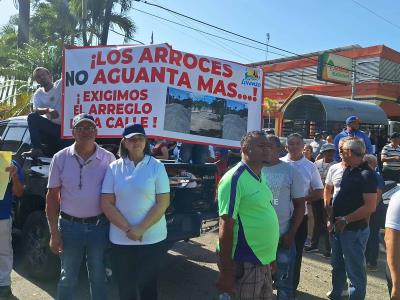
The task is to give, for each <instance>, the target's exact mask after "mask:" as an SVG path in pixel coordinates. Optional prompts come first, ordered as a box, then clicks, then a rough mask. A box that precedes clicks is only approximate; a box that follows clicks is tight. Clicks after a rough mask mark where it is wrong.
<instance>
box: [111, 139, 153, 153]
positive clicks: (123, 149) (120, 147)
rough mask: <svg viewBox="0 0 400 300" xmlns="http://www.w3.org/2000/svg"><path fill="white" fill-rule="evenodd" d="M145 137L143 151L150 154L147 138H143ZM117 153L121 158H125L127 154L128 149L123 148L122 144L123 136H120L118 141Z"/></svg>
mask: <svg viewBox="0 0 400 300" xmlns="http://www.w3.org/2000/svg"><path fill="white" fill-rule="evenodd" d="M145 139H146V145H145V146H144V150H143V153H144V155H151V151H150V143H149V141H148V140H147V138H145ZM118 155H119V157H121V158H125V157H127V156H128V150H127V149H126V148H125V145H124V138H122V139H121V142H120V143H119V149H118Z"/></svg>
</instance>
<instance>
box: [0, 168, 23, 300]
mask: <svg viewBox="0 0 400 300" xmlns="http://www.w3.org/2000/svg"><path fill="white" fill-rule="evenodd" d="M5 171H6V172H9V173H10V180H9V183H8V185H7V189H6V192H5V194H4V197H3V199H2V200H0V299H1V300H3V299H10V298H11V297H12V293H11V270H12V266H13V250H12V243H11V226H12V218H11V202H12V197H13V195H15V196H17V197H21V196H22V194H23V192H24V186H23V184H22V182H23V181H24V176H23V174H22V172H21V168H20V167H19V165H18V163H17V162H16V161H12V164H11V166H9V167H7V168H6V170H5Z"/></svg>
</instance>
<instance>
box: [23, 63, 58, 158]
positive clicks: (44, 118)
mask: <svg viewBox="0 0 400 300" xmlns="http://www.w3.org/2000/svg"><path fill="white" fill-rule="evenodd" d="M32 77H33V79H34V80H35V81H36V82H37V83H38V84H39V85H40V88H38V89H37V91H36V92H35V94H34V95H33V98H32V106H33V109H32V110H33V112H32V113H30V114H29V115H28V120H27V121H28V129H29V133H30V137H31V146H32V149H31V150H30V151H28V152H24V153H23V156H29V157H36V156H40V155H43V151H42V148H41V147H42V145H41V143H42V142H43V141H46V142H48V143H51V144H52V145H53V144H54V146H56V147H59V146H60V131H61V125H60V124H61V117H60V116H61V80H57V81H56V82H53V77H52V76H51V73H50V71H49V70H47V69H46V68H43V67H38V68H36V69H35V70H34V71H33V76H32ZM58 149H59V148H58ZM53 153H54V152H53Z"/></svg>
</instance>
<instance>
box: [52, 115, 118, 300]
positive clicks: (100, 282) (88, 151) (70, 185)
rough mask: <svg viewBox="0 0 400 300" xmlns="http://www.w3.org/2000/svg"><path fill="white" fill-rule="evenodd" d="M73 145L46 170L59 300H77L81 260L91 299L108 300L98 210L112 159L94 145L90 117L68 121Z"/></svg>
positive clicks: (103, 226) (104, 234) (105, 227)
mask: <svg viewBox="0 0 400 300" xmlns="http://www.w3.org/2000/svg"><path fill="white" fill-rule="evenodd" d="M72 125H73V126H72V135H73V137H74V138H75V143H74V144H73V145H72V146H70V147H67V148H65V149H63V150H61V151H59V152H57V153H56V154H55V155H54V157H53V159H52V161H51V164H50V169H49V181H48V184H47V188H48V192H47V196H46V215H47V221H48V223H49V229H50V249H51V251H52V252H53V253H54V254H56V255H60V260H61V274H60V275H61V276H60V280H59V282H58V288H57V297H56V299H58V300H63V299H75V298H74V293H75V290H76V285H77V283H78V278H79V272H80V269H81V264H82V260H83V259H84V256H85V257H86V261H87V263H86V266H87V271H88V275H89V284H90V294H91V299H92V300H94V299H96V300H104V299H107V290H106V288H107V285H106V273H105V265H104V257H105V251H106V249H107V247H108V245H109V239H108V233H109V227H110V226H109V222H108V220H107V218H106V217H105V215H104V214H103V212H102V210H101V207H100V196H101V184H102V182H103V178H104V174H105V173H106V170H107V168H108V165H109V164H110V163H111V162H112V161H114V160H115V157H114V154H112V153H111V152H109V151H107V150H105V149H103V148H101V147H100V146H98V145H97V144H96V142H95V139H96V134H97V129H96V123H95V120H94V118H93V116H91V115H89V114H85V113H82V114H79V115H77V116H75V117H74V119H73V121H72Z"/></svg>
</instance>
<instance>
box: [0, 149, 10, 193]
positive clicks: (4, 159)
mask: <svg viewBox="0 0 400 300" xmlns="http://www.w3.org/2000/svg"><path fill="white" fill-rule="evenodd" d="M11 158H12V152H10V151H0V201H1V200H3V199H4V195H5V193H6V190H7V186H8V183H9V182H10V173H9V172H7V171H6V168H7V167H9V166H10V164H11Z"/></svg>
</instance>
